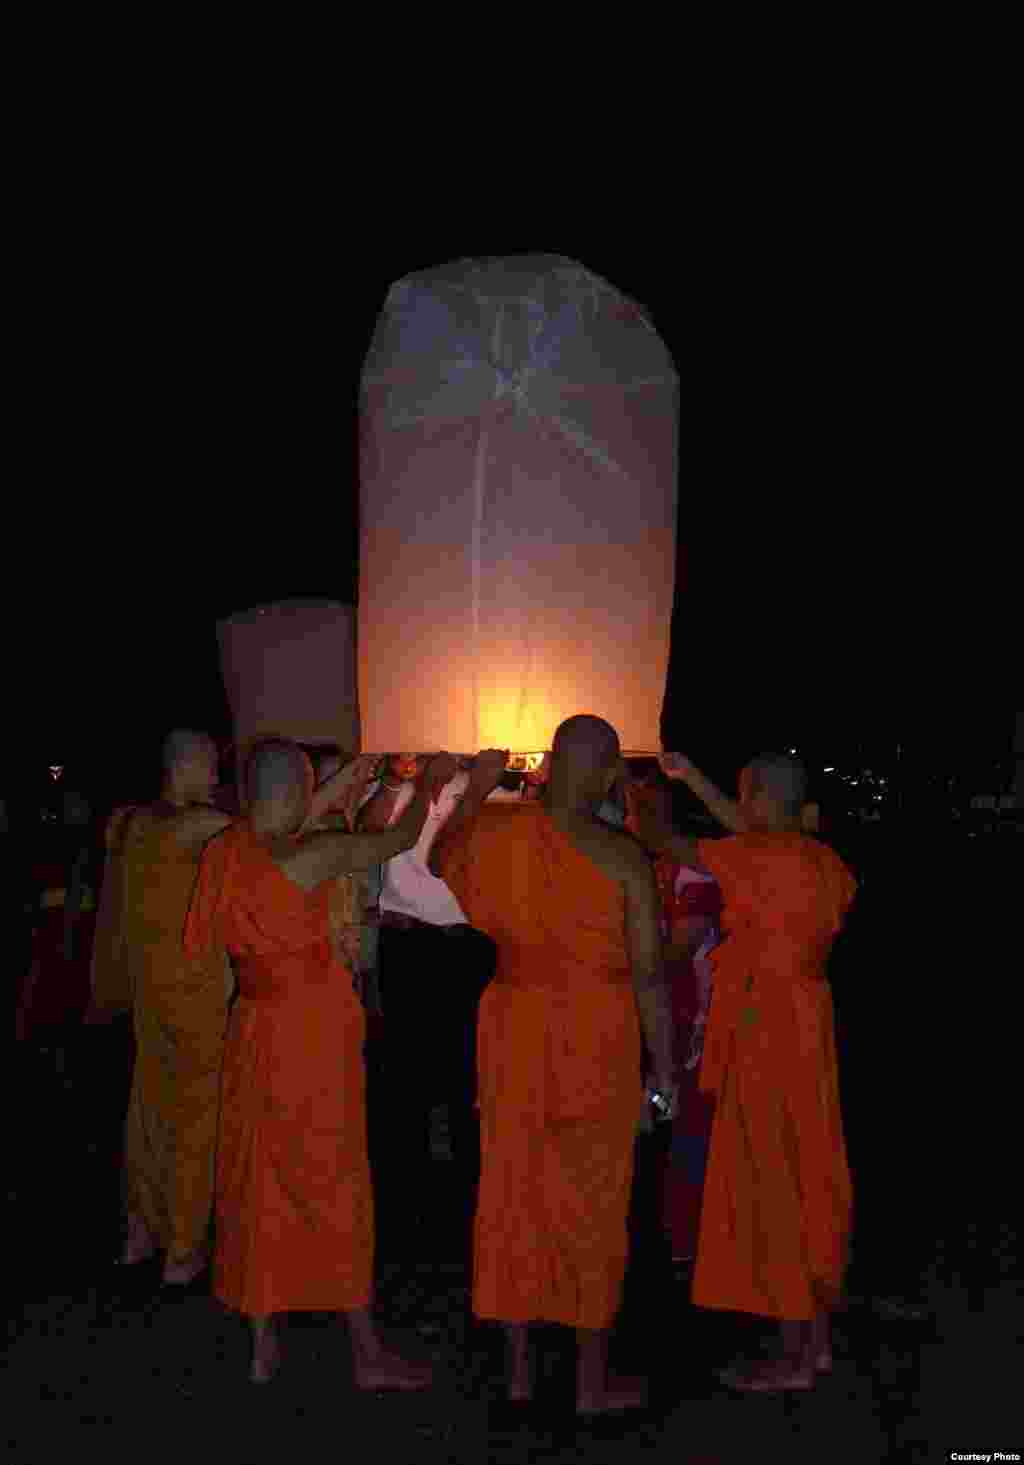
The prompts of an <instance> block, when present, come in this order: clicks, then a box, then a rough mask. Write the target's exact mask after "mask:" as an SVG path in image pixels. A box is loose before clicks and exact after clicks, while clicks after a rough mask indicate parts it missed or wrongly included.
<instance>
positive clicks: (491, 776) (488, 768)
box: [429, 748, 508, 875]
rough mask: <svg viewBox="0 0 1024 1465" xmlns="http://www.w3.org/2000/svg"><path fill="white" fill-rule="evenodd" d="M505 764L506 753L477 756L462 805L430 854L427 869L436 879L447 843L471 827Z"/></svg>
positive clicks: (490, 751) (498, 750) (496, 750)
mask: <svg viewBox="0 0 1024 1465" xmlns="http://www.w3.org/2000/svg"><path fill="white" fill-rule="evenodd" d="M507 763H508V749H507V748H506V749H504V750H503V749H501V748H487V749H486V750H485V751H484V752H482V753H478V754H477V756H476V759H475V761H474V763H473V767H472V768H471V769H470V774H469V783H468V785H467V786H466V792H465V793H464V794H463V796H462V801H461V803H460V804H459V805H458V807H457V808H456V809H455V811H454V812H453V814H452V816H451V818H450V819H449V820H448V822H447V824H446V825H445V826H444V828H443V829H442V830H441V832H440V834H439V835H438V837H437V840H436V842H435V844H434V847H433V849H432V850H431V852H430V858H429V865H430V869H431V870H432V871H433V873H434V874H435V875H436V874H437V873H438V870H439V868H440V856H441V852H442V850H443V849H444V848H445V846H446V845H447V844H448V842H449V841H450V840H452V839H454V837H455V835H456V834H457V833H458V831H459V830H460V829H465V827H466V825H467V824H470V823H472V821H473V820H474V819H475V818H476V816H477V814H479V812H480V810H481V809H482V808H483V806H484V803H485V802H486V801H487V799H489V798H490V796H491V794H492V793H493V792H494V790H495V789H496V788H497V787H498V784H499V783H500V782H501V779H502V775H503V774H504V772H505V766H506V764H507Z"/></svg>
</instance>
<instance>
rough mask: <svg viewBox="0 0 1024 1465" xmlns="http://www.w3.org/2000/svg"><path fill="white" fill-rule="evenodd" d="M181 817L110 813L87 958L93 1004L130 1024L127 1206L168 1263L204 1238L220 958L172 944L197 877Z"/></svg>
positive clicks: (219, 1039)
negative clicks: (128, 1014)
mask: <svg viewBox="0 0 1024 1465" xmlns="http://www.w3.org/2000/svg"><path fill="white" fill-rule="evenodd" d="M183 817H187V815H182V814H180V813H177V812H176V811H174V810H173V809H172V808H171V807H170V806H169V805H165V804H162V803H157V804H154V805H152V806H148V807H143V808H137V809H129V810H121V811H119V812H118V813H117V814H115V815H114V817H113V818H112V820H111V822H110V825H109V826H108V832H107V848H108V852H109V853H110V855H111V859H110V860H109V861H108V866H107V874H106V880H107V881H108V882H109V884H108V885H107V888H106V889H105V891H104V894H103V898H102V901H101V912H100V914H101V921H100V923H99V929H98V931H97V940H96V946H95V950H94V959H93V982H94V994H95V999H96V1002H97V1005H98V1006H99V1007H100V1008H101V1009H105V1010H107V1011H110V1012H116V1011H118V1010H119V1009H120V1008H122V1007H124V1006H129V1005H130V1007H131V1010H132V1015H133V1023H134V1029H135V1069H134V1073H133V1077H132V1091H131V1097H130V1099H129V1102H128V1115H127V1118H126V1120H125V1149H124V1198H125V1206H126V1209H127V1210H128V1211H129V1212H130V1213H135V1214H137V1215H139V1216H141V1217H142V1219H143V1220H144V1221H145V1223H146V1225H147V1227H148V1228H149V1230H150V1232H151V1234H152V1235H153V1236H154V1237H156V1238H157V1241H158V1243H159V1244H160V1245H161V1246H162V1247H164V1248H166V1250H167V1254H168V1259H169V1260H171V1261H180V1260H182V1259H183V1258H185V1257H186V1256H188V1255H189V1254H190V1253H191V1252H193V1251H195V1250H197V1249H198V1248H199V1247H201V1246H203V1245H204V1244H205V1243H206V1241H207V1240H208V1235H209V1227H210V1220H211V1213H212V1209H213V1163H214V1150H215V1147H216V1142H217V1105H218V1097H219V1088H220V1064H221V1055H222V1052H223V1047H224V1029H225V1027H226V1024H227V972H226V967H225V961H224V958H223V954H221V955H220V956H219V958H218V957H216V956H215V957H210V956H204V957H202V958H197V959H189V958H187V957H186V956H185V954H184V953H183V951H182V949H181V932H182V927H183V926H184V924H185V915H186V912H187V911H188V907H189V901H190V900H191V898H192V890H193V887H194V885H195V883H196V875H197V873H198V861H197V859H196V857H195V855H194V854H193V853H192V852H191V851H190V850H188V849H186V848H185V847H184V846H183V845H182V844H180V843H179V841H178V839H177V836H176V830H177V826H178V824H179V823H180V821H181V819H182V818H183Z"/></svg>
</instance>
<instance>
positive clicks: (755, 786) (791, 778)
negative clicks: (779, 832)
mask: <svg viewBox="0 0 1024 1465" xmlns="http://www.w3.org/2000/svg"><path fill="white" fill-rule="evenodd" d="M747 771H748V773H749V777H750V795H751V797H752V798H757V797H758V795H761V796H763V797H766V798H768V799H770V800H771V801H772V802H773V803H775V804H778V806H779V807H780V809H781V810H782V812H783V813H784V814H785V815H786V817H787V818H790V819H794V818H796V817H797V815H799V813H800V810H801V809H802V808H803V806H804V804H805V803H806V802H807V769H806V768H805V767H804V765H803V764H802V763H801V762H800V761H799V760H798V759H796V758H789V757H787V756H786V754H785V753H761V754H759V755H758V757H756V758H755V759H754V760H753V761H752V762H751V763H748V764H747Z"/></svg>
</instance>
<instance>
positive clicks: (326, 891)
mask: <svg viewBox="0 0 1024 1465" xmlns="http://www.w3.org/2000/svg"><path fill="white" fill-rule="evenodd" d="M454 772H455V761H454V759H452V758H449V757H447V756H446V755H442V756H439V757H437V758H435V759H434V760H433V761H432V762H431V764H430V765H429V767H428V768H427V769H426V771H425V773H424V775H423V777H422V778H421V780H420V785H419V788H418V791H417V795H416V797H415V799H414V800H413V802H412V803H411V804H410V805H409V808H408V809H407V811H406V813H405V815H404V817H403V818H402V819H401V820H400V821H399V822H398V823H397V824H395V826H394V827H393V828H391V829H389V830H387V831H384V832H382V833H379V834H373V835H353V834H347V833H332V832H315V833H309V834H305V835H303V836H302V837H298V836H299V835H300V832H301V831H302V830H303V829H304V827H305V826H306V824H307V821H309V820H310V819H311V818H315V817H316V815H317V812H318V811H317V810H316V809H315V808H314V806H313V804H312V801H311V796H312V787H313V770H312V766H311V764H310V762H309V759H308V758H307V757H306V755H305V754H304V753H302V751H301V750H300V749H299V748H297V747H296V746H295V745H294V744H290V743H286V742H282V741H271V742H267V743H265V744H263V745H261V746H259V747H257V749H256V750H255V751H254V753H253V754H252V757H251V759H250V762H249V768H248V779H247V782H248V796H249V802H248V813H247V817H246V818H244V819H240V820H237V821H236V822H235V823H233V824H232V826H231V828H230V829H228V830H227V831H226V832H225V833H224V834H222V835H221V836H220V838H219V839H217V840H216V841H214V843H212V844H211V845H210V847H209V848H208V849H207V851H206V853H205V855H204V856H203V861H202V866H201V869H200V875H199V881H198V885H197V887H196V892H195V897H194V899H193V902H192V906H191V909H190V910H189V914H188V920H187V922H186V924H185V950H186V952H187V953H188V954H189V956H190V957H192V958H199V957H200V956H201V954H202V953H204V952H207V951H210V950H223V949H225V948H226V949H227V951H229V952H230V954H231V956H232V957H233V958H234V961H235V963H236V973H237V979H238V998H237V1001H236V1002H235V1005H234V1007H233V1009H232V1013H231V1021H230V1025H229V1031H228V1039H227V1044H226V1048H225V1055H224V1074H223V1086H222V1099H221V1130H220V1142H219V1146H218V1152H217V1191H216V1194H217V1201H216V1212H217V1245H216V1254H215V1258H214V1292H215V1294H216V1296H217V1297H219V1298H220V1299H221V1301H223V1302H225V1303H226V1304H227V1305H228V1306H229V1307H232V1308H235V1309H237V1310H238V1311H239V1312H242V1313H244V1314H246V1315H247V1316H248V1318H249V1321H250V1324H251V1328H252V1334H253V1362H252V1369H251V1372H250V1379H251V1380H252V1381H253V1382H254V1383H264V1382H266V1381H267V1380H269V1379H270V1378H271V1377H272V1376H273V1374H274V1373H275V1372H276V1370H277V1367H278V1364H279V1362H280V1351H279V1345H278V1341H277V1333H276V1327H275V1322H274V1318H275V1315H276V1314H277V1313H281V1312H290V1311H306V1310H313V1311H325V1312H326V1311H335V1310H337V1311H340V1312H344V1313H346V1315H347V1317H348V1321H349V1324H350V1328H351V1333H352V1341H353V1352H354V1357H355V1372H356V1382H357V1385H358V1386H359V1387H360V1388H364V1389H377V1388H421V1387H423V1386H425V1385H426V1384H427V1383H429V1381H430V1375H429V1371H427V1370H424V1369H422V1368H416V1367H412V1366H410V1365H408V1364H405V1363H403V1362H402V1361H401V1360H400V1359H397V1358H394V1357H393V1356H391V1355H389V1354H388V1353H386V1352H385V1350H384V1349H383V1347H382V1346H381V1344H380V1341H379V1339H378V1337H377V1334H376V1331H375V1328H374V1323H373V1319H372V1316H371V1312H370V1303H371V1295H372V1282H373V1201H372V1194H371V1190H370V1173H369V1164H368V1160H367V1150H366V1113H365V1072H364V1066H363V1042H364V1036H365V1021H364V1015H363V1009H362V1007H361V1005H360V1003H359V1000H358V998H357V996H356V994H355V992H354V991H353V975H352V972H351V971H350V970H348V969H347V968H346V967H345V966H343V965H342V963H341V962H340V961H339V959H338V956H337V951H336V949H335V947H334V945H333V943H332V940H331V933H330V925H329V910H328V905H329V900H330V891H331V885H332V882H333V881H335V880H336V879H337V878H338V877H339V876H342V875H353V874H357V873H359V872H360V871H363V870H366V869H368V868H369V866H370V865H372V864H377V863H379V862H380V861H382V860H386V859H390V858H391V857H392V856H394V855H397V854H399V853H400V852H401V851H402V850H404V849H409V848H410V847H411V846H412V845H413V844H415V842H416V840H417V838H418V837H419V834H420V830H421V829H422V827H423V822H424V820H425V818H426V815H427V812H428V809H429V806H430V803H431V800H432V799H433V797H434V796H435V795H436V793H437V792H439V790H440V788H441V787H442V786H443V784H444V783H446V782H447V781H448V779H449V778H451V777H452V775H453V774H454ZM339 776H340V777H344V776H345V770H342V774H341V775H339ZM320 792H321V791H318V793H320ZM322 798H323V800H324V807H329V804H330V802H332V801H333V800H332V781H330V780H329V781H328V783H326V784H325V785H324V786H323V791H322Z"/></svg>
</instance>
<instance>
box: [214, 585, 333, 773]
mask: <svg viewBox="0 0 1024 1465" xmlns="http://www.w3.org/2000/svg"><path fill="white" fill-rule="evenodd" d="M217 639H218V641H219V643H220V657H221V669H222V672H223V676H224V686H225V689H226V691H227V695H228V702H229V704H230V707H231V713H232V717H233V719H234V725H235V741H236V744H237V745H238V747H239V750H240V757H239V760H238V762H239V772H240V773H241V769H242V767H243V765H244V757H245V753H246V752H247V751H248V749H249V748H251V747H252V745H253V743H255V742H257V741H259V739H261V738H265V737H287V738H294V739H295V741H296V742H305V743H326V742H330V743H337V744H338V745H339V747H340V748H341V749H342V751H343V752H347V753H355V752H358V750H359V705H358V701H357V696H356V675H355V611H354V609H353V607H352V606H350V605H342V604H340V603H338V602H336V601H330V600H295V601H282V602H280V603H279V604H275V605H266V606H259V607H257V608H256V609H254V610H249V611H245V612H243V613H242V614H241V615H235V616H230V617H229V618H228V619H226V620H222V621H218V623H217Z"/></svg>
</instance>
